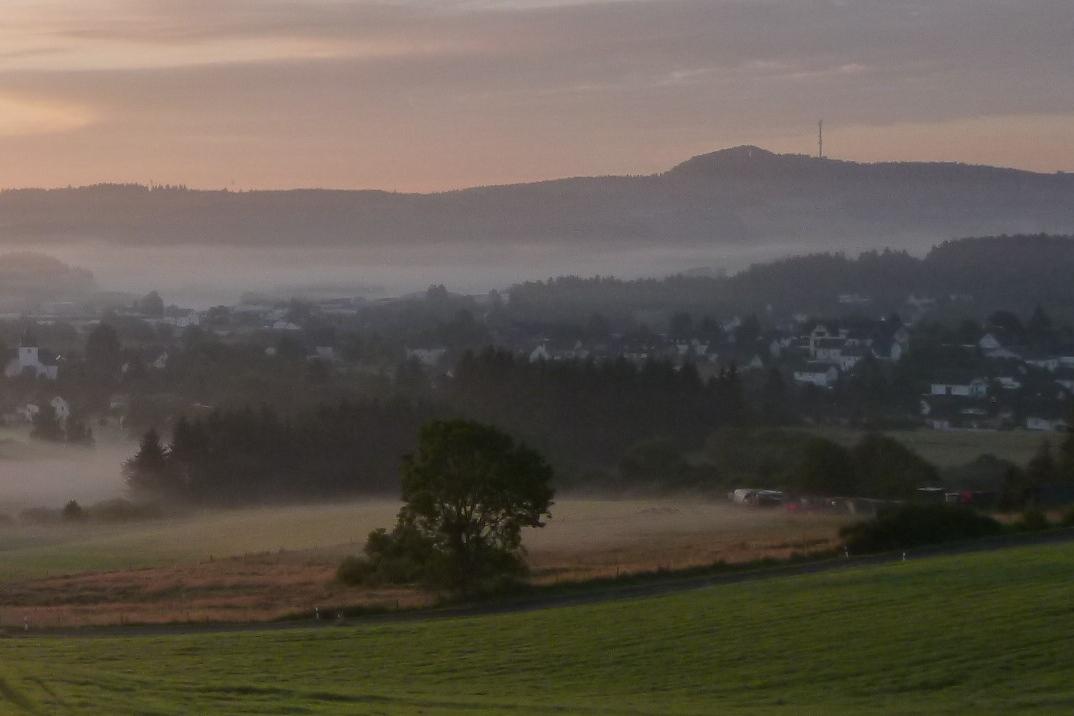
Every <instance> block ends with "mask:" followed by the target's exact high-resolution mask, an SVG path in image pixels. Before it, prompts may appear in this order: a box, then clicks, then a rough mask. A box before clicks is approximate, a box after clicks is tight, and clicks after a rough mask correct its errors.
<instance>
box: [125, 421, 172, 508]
mask: <svg viewBox="0 0 1074 716" xmlns="http://www.w3.org/2000/svg"><path fill="white" fill-rule="evenodd" d="M168 467H169V465H168V451H167V449H166V448H165V447H164V445H163V444H162V443H161V441H160V435H159V434H158V433H157V431H156V430H154V429H153V428H150V429H149V430H147V431H146V433H145V435H143V436H142V442H141V445H140V446H139V448H138V453H137V454H136V455H135V456H134V457H133V458H131V459H130V460H128V461H127V462H126V463H124V465H123V476H124V478H125V479H126V481H127V487H128V488H129V489H130V490H131V492H133V493H135V494H136V495H139V496H146V495H149V496H173V495H174V492H175V485H174V482H175V481H174V480H172V479H170V477H171V475H170V471H169V469H168Z"/></svg>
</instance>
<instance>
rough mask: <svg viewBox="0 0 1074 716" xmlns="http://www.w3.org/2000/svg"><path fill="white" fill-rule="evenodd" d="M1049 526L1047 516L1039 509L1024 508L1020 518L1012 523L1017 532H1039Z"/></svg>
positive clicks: (1050, 524)
mask: <svg viewBox="0 0 1074 716" xmlns="http://www.w3.org/2000/svg"><path fill="white" fill-rule="evenodd" d="M1051 526H1052V523H1051V522H1049V521H1048V516H1047V515H1045V514H1044V513H1043V512H1041V511H1040V510H1026V511H1025V512H1023V513H1022V519H1020V520H1018V521H1017V522H1015V523H1014V528H1015V529H1016V530H1018V531H1019V532H1040V531H1041V530H1046V529H1049V528H1050V527H1051Z"/></svg>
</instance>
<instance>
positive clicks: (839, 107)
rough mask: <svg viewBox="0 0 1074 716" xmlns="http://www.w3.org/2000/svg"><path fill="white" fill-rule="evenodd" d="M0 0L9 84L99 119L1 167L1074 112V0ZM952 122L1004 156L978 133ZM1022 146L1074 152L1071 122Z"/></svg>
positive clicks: (717, 142) (322, 164) (430, 173)
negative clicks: (1067, 129)
mask: <svg viewBox="0 0 1074 716" xmlns="http://www.w3.org/2000/svg"><path fill="white" fill-rule="evenodd" d="M4 5H5V8H4V12H5V17H4V21H3V22H2V23H0V95H5V96H20V97H31V96H32V97H34V98H35V99H36V100H38V101H39V102H44V101H48V102H52V103H53V105H52V106H55V107H78V108H82V109H81V113H79V112H75V113H73V114H72V116H83V117H84V116H88V115H90V114H92V115H93V116H95V117H96V121H95V122H94V123H93V125H92V127H91V128H90V129H87V130H86V131H83V132H78V133H77V140H76V138H74V137H70V138H69V139H67V140H65V141H64V142H54V143H45V142H37V141H36V140H33V139H32V138H30V139H26V138H24V139H23V140H21V143H20V144H19V146H18V149H19V151H18V152H17V154H18V155H19V156H25V157H28V158H27V160H26V161H25V164H23V165H20V166H9V167H6V168H4V167H0V184H11V183H25V182H26V181H29V180H30V179H29V178H32V180H33V181H36V182H38V183H68V182H77V181H85V180H91V179H94V178H99V179H111V178H137V177H128V176H117V175H119V174H124V173H125V172H128V171H130V168H131V167H138V169H139V171H142V170H143V169H144V167H145V166H146V165H147V164H149V165H152V167H153V168H152V172H153V174H154V175H156V176H159V177H165V176H166V177H169V178H170V179H171V180H175V181H188V182H191V183H195V184H208V185H219V184H226V183H229V182H230V181H231V180H232V179H234V180H235V181H236V182H237V183H238V184H240V185H248V186H249V185H258V186H265V185H273V184H275V185H293V184H321V185H324V184H337V185H346V186H361V185H372V186H382V185H383V186H388V187H389V188H392V187H399V188H431V187H444V186H452V185H456V184H464V183H471V182H489V181H506V180H513V179H526V178H535V177H541V176H555V175H560V174H568V173H591V172H592V173H595V172H603V171H630V170H634V171H648V170H655V169H659V168H662V167H663V166H666V165H667V164H668V163H670V162H672V161H674V160H676V159H679V158H682V155H683V154H684V153H689V152H692V151H702V150H705V149H710V148H714V147H716V146H721V145H725V144H731V143H736V142H740V141H752V142H756V143H765V141H766V140H773V141H786V140H787V138H788V137H794V136H800V137H801V138H802V148H803V149H808V147H809V139H808V137H809V135H811V130H810V129H809V128H810V127H811V126H812V125H813V123H814V122H815V120H816V118H817V117H819V116H821V115H823V116H825V118H826V119H828V120H829V124H830V125H831V128H832V130H831V131H832V132H833V137H832V146H833V147H836V146H838V144H837V133H838V128H839V127H840V126H841V125H842V126H845V127H854V128H855V129H854V131H855V132H860V131H866V132H868V131H869V128H872V130H873V131H874V135H873V136H874V138H875V140H874V144H873V145H871V146H873V148H874V149H875V152H874V153H882V154H884V156H887V157H889V158H899V156H900V152H902V151H904V149H905V144H904V143H901V140H900V141H895V139H894V138H893V137H892V136H891V135H890V134H888V135H886V134H885V128H887V127H891V126H893V125H896V124H898V125H901V126H913V127H916V128H918V130H919V131H920V132H923V133H925V134H926V135H929V136H933V137H937V138H942V137H944V136H948V135H947V134H945V133H947V132H949V131H950V127H953V126H955V124H956V123H957V122H960V121H963V120H968V119H969V118H975V117H991V118H1001V117H1011V118H1017V117H1026V116H1034V117H1043V116H1049V117H1055V118H1057V120H1056V121H1055V122H1054V124H1055V126H1061V125H1062V122H1063V118H1065V117H1068V116H1071V115H1074V73H1071V72H1070V71H1069V68H1070V67H1074V43H1071V42H1070V37H1074V5H1072V4H1071V3H1070V2H1069V0H991V1H990V2H988V3H982V2H979V1H978V0H906V1H904V2H890V1H888V0H603V1H602V0H571V1H560V0H515V1H513V2H510V1H503V2H494V1H493V0H396V1H394V2H392V1H390V0H186V1H184V2H181V3H178V2H172V1H169V0H48V1H47V2H45V1H42V0H5V3H4ZM41 106H44V105H41ZM20 111H23V116H25V111H24V110H20ZM8 113H9V114H10V116H11V117H14V116H15V112H14V110H8ZM61 114H62V111H61ZM3 122H4V120H2V119H0V126H2V124H3ZM7 122H8V123H9V124H14V120H12V119H8V120H7ZM20 122H22V120H20ZM1052 125H1053V123H1049V125H1048V126H1049V127H1051V126H1052ZM21 126H25V122H23V123H22V125H21ZM41 126H42V127H55V128H56V129H55V131H58V132H64V131H66V132H67V134H68V135H70V134H71V133H70V132H69V130H65V129H63V127H64V126H85V124H84V123H83V124H77V123H75V125H63V124H62V123H53V124H49V123H43V124H42V125H41ZM989 126H995V127H1003V128H1004V131H1005V132H1007V133H1008V134H1012V133H1017V132H1019V131H1024V132H1026V133H1032V132H1034V126H1035V125H1033V124H1032V123H1023V124H1020V123H1019V122H1018V121H1015V120H1011V121H1004V122H996V123H993V124H991V125H989ZM863 128H864V129H863ZM1020 128H1021V129H1020ZM1038 134H1040V133H1038ZM1060 134H1061V133H1060ZM1055 139H1056V134H1055V133H1054V132H1051V131H1049V132H1048V133H1044V134H1040V141H1042V142H1043V141H1049V142H1051V141H1055ZM1068 139H1069V140H1074V128H1072V129H1071V134H1070V135H1069V137H1068ZM938 141H939V140H938ZM994 141H995V138H994V137H992V138H990V139H989V142H994ZM229 142H234V146H235V147H236V149H235V154H234V155H230V154H229V152H227V151H221V147H222V146H223V147H225V149H226V146H227V145H228V143H229ZM855 145H856V146H860V145H861V143H860V142H855ZM958 146H959V147H961V149H960V151H961V154H960V155H959V158H964V159H967V160H973V159H975V158H982V159H983V158H984V157H986V156H987V152H986V151H985V150H987V149H988V146H987V144H986V143H985V142H984V140H982V141H981V142H978V143H977V144H974V143H973V142H969V143H967V142H966V141H963V140H960V141H959V143H958ZM147 147H151V148H152V151H146V148H147ZM3 148H4V147H0V149H3ZM8 148H11V147H10V142H9V146H8ZM134 153H136V154H134ZM64 156H66V157H70V156H77V157H80V158H81V161H79V162H75V163H72V162H69V161H68V162H64V161H63V157H64ZM1021 163H1022V164H1024V165H1027V166H1037V167H1040V168H1058V167H1059V166H1061V165H1062V166H1068V167H1071V166H1074V141H1065V143H1062V144H1059V145H1056V146H1050V147H1047V148H1042V149H1041V151H1039V152H1035V153H1032V154H1031V155H1027V156H1026V158H1025V160H1024V161H1023V162H1021ZM74 167H77V168H78V171H77V173H75V172H74V169H73V168H74ZM91 171H92V172H96V174H95V175H94V176H90V172H91ZM50 176H55V180H54V181H52V182H50V181H49V180H48V177H50Z"/></svg>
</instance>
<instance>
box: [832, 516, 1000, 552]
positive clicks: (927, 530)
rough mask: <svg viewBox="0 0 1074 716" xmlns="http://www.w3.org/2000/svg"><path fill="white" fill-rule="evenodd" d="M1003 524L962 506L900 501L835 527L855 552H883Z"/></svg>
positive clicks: (978, 533) (982, 533) (984, 533)
mask: <svg viewBox="0 0 1074 716" xmlns="http://www.w3.org/2000/svg"><path fill="white" fill-rule="evenodd" d="M1002 531H1003V526H1002V525H1001V524H1000V523H999V522H996V521H995V520H994V519H992V518H991V517H986V516H985V515H981V514H978V513H977V512H974V511H973V510H970V509H967V508H965V507H953V506H950V505H904V506H902V507H898V508H896V509H893V510H886V511H884V512H881V513H880V514H878V515H877V516H876V517H875V518H873V519H871V520H868V521H866V522H859V523H857V524H853V525H848V526H846V527H844V528H842V529H841V530H839V535H840V536H841V537H842V538H843V540H844V541H845V543H846V546H847V548H848V549H849V550H850V551H852V552H855V553H867V552H883V551H885V550H892V549H905V548H907V547H919V546H921V545H927V544H938V543H941V542H950V541H953V540H960V539H973V538H977V537H988V536H991V535H996V534H999V533H1000V532H1002Z"/></svg>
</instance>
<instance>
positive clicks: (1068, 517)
mask: <svg viewBox="0 0 1074 716" xmlns="http://www.w3.org/2000/svg"><path fill="white" fill-rule="evenodd" d="M1059 524H1060V525H1061V526H1063V527H1074V507H1071V508H1070V509H1069V510H1067V512H1066V514H1065V515H1063V519H1061V520H1059Z"/></svg>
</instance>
